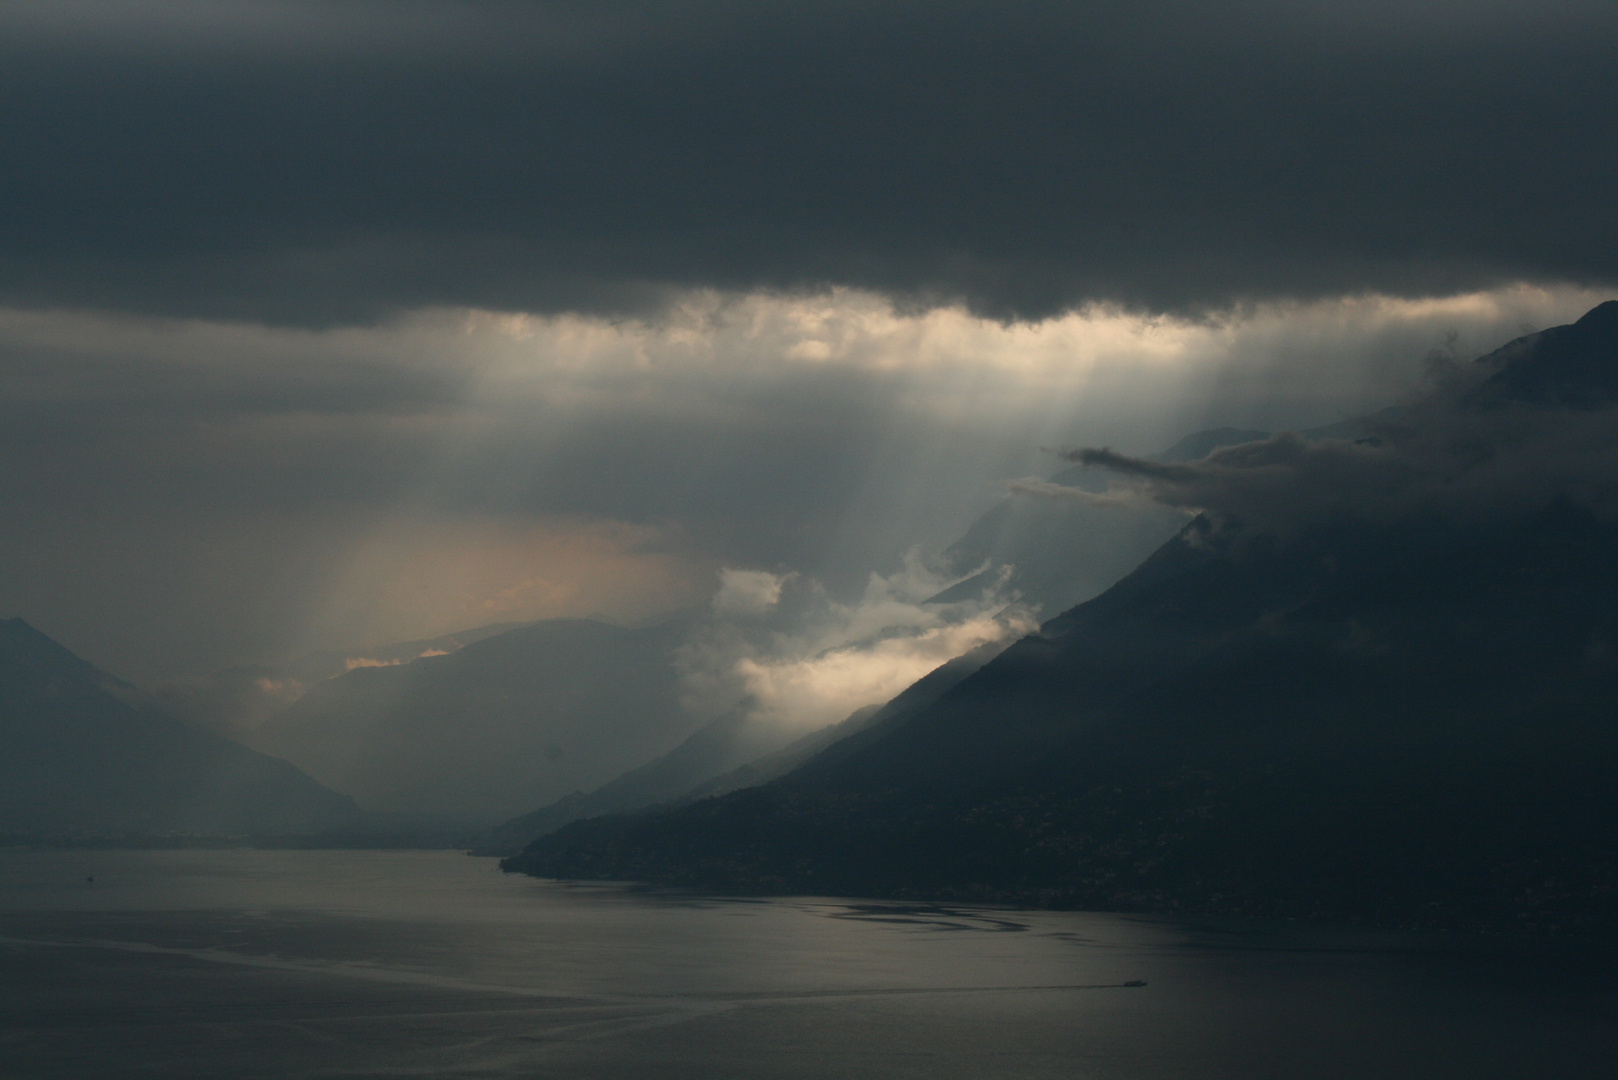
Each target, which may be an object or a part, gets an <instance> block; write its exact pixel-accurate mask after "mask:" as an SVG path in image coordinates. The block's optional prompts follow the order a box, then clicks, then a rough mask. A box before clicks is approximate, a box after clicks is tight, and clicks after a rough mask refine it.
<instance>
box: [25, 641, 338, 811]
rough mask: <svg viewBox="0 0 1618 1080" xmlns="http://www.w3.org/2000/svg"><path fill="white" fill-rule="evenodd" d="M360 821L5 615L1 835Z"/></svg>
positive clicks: (289, 773)
mask: <svg viewBox="0 0 1618 1080" xmlns="http://www.w3.org/2000/svg"><path fill="white" fill-rule="evenodd" d="M359 818H360V814H359V811H358V810H357V808H356V807H355V806H354V803H353V801H352V800H350V799H349V798H348V797H347V796H344V795H339V794H337V793H336V792H333V791H330V790H328V789H327V788H324V787H322V786H321V785H319V784H318V783H316V782H315V781H313V780H311V779H310V778H309V777H308V776H306V775H304V774H303V773H301V772H299V771H298V770H297V769H296V768H294V767H293V766H292V765H290V764H288V763H287V762H285V761H279V760H277V759H275V758H272V757H267V756H265V755H264V754H260V753H255V752H254V751H252V750H248V749H246V748H244V747H242V746H238V745H237V744H235V743H233V742H230V741H228V740H225V739H222V738H219V737H218V736H215V735H210V734H207V733H203V732H198V731H195V730H193V729H192V728H189V727H187V726H186V725H184V724H182V723H180V722H179V721H178V720H175V719H173V718H172V717H169V716H167V715H165V714H163V713H162V712H160V711H158V710H157V709H155V708H153V707H152V706H151V705H150V704H149V703H148V702H147V700H146V699H145V698H144V696H143V695H142V694H140V692H139V691H137V690H136V689H135V688H134V687H132V686H130V685H129V684H128V683H125V682H122V681H121V680H119V679H116V678H114V677H113V676H111V675H108V674H107V673H105V672H103V671H100V670H99V669H97V668H96V667H95V666H94V665H92V664H90V663H88V662H87V661H85V660H82V659H80V658H79V657H77V656H75V655H73V653H71V652H69V651H68V650H67V649H65V648H63V647H62V646H61V645H58V644H57V643H56V642H54V641H52V640H51V639H50V638H48V637H46V636H45V635H44V634H41V633H40V632H39V631H38V630H35V629H34V628H33V627H32V626H29V625H28V624H27V623H26V622H24V621H23V620H21V619H8V620H0V831H5V832H7V833H12V834H32V835H38V836H43V837H46V838H62V837H68V836H72V835H75V834H85V833H93V834H142V835H154V834H163V833H187V834H206V835H236V834H244V833H253V834H287V833H300V832H316V831H328V830H334V829H346V828H352V827H354V826H355V825H357V824H358V822H359Z"/></svg>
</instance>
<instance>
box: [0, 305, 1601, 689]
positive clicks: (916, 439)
mask: <svg viewBox="0 0 1618 1080" xmlns="http://www.w3.org/2000/svg"><path fill="white" fill-rule="evenodd" d="M1600 299H1605V297H1604V296H1602V295H1596V294H1591V293H1587V292H1583V291H1580V290H1574V289H1565V290H1544V289H1530V288H1512V289H1503V290H1499V291H1496V292H1490V293H1480V294H1474V295H1467V296H1460V297H1451V298H1443V299H1435V300H1428V301H1406V300H1394V299H1388V298H1381V297H1362V298H1350V299H1344V300H1339V301H1332V302H1321V303H1314V304H1306V305H1279V306H1257V307H1254V308H1252V309H1250V310H1245V311H1240V312H1235V313H1227V314H1224V315H1221V316H1218V317H1210V318H1208V319H1206V320H1204V321H1200V322H1197V321H1185V320H1173V319H1156V318H1145V317H1140V316H1137V315H1132V314H1129V313H1126V312H1119V311H1114V310H1107V309H1093V310H1087V311H1081V312H1077V313H1073V314H1069V315H1067V316H1064V317H1062V318H1058V319H1051V320H1047V321H1044V322H1040V323H1028V324H1001V323H997V322H993V321H989V320H984V319H979V318H975V317H972V316H970V315H968V314H967V313H965V312H964V311H961V310H958V309H950V308H945V309H937V310H933V311H928V312H919V313H907V312H900V311H896V310H895V309H894V308H893V307H892V306H891V305H890V304H889V303H888V302H887V301H885V300H883V299H882V298H880V297H877V296H873V295H869V294H863V293H855V292H847V291H834V292H830V293H826V294H820V295H814V296H780V295H753V296H730V295H721V294H714V293H700V294H692V295H690V296H687V297H686V298H685V299H684V300H683V301H682V302H681V303H679V304H677V305H675V306H673V307H671V308H669V309H668V310H666V311H665V312H664V313H663V315H662V316H661V317H659V318H658V319H655V320H620V321H612V320H607V319H600V318H587V317H582V316H557V317H544V318H541V317H534V316H526V315H521V314H509V313H488V312H468V311H464V310H429V311H421V312H416V313H414V314H410V315H407V316H404V317H401V318H399V319H397V320H395V321H393V322H390V323H387V324H384V325H380V326H374V327H349V328H342V329H334V330H325V331H311V330H301V329H287V328H273V327H263V326H256V325H247V324H229V323H217V322H203V321H184V320H181V321H175V320H153V319H134V318H129V317H123V316H116V317H115V316H108V315H103V314H97V313H94V312H78V311H19V310H9V311H0V420H3V422H4V432H5V434H4V436H3V438H0V459H3V460H0V465H3V466H4V469H3V470H0V497H3V498H4V499H5V501H6V504H7V505H8V506H11V507H13V508H14V511H15V512H14V513H12V514H10V515H8V516H7V518H6V519H5V520H4V521H3V522H0V561H3V565H4V567H5V569H4V570H3V571H0V609H3V610H5V611H7V612H14V613H16V614H21V615H23V616H24V617H27V618H29V619H30V620H31V621H35V622H37V623H38V624H39V625H40V626H41V627H42V628H44V629H46V630H47V632H50V633H53V634H55V635H57V636H59V637H60V638H62V639H63V640H66V641H69V642H71V643H73V644H75V645H77V646H78V647H79V648H81V649H82V650H83V651H84V652H85V653H86V654H87V655H89V656H91V657H92V658H94V659H96V660H97V661H98V662H100V663H102V664H104V665H105V666H107V667H109V668H111V669H113V670H116V671H120V672H123V673H127V674H129V675H131V676H134V677H136V678H144V677H150V676H152V675H157V674H163V675H170V674H190V673H195V672H199V671H206V670H210V669H213V668H218V667H222V666H225V665H228V664H233V663H241V662H244V661H255V660H263V659H273V658H276V657H279V656H286V655H289V654H292V653H295V652H297V651H300V650H303V649H308V648H315V647H323V648H356V649H357V648H360V647H362V646H364V645H365V644H367V643H381V642H385V641H388V640H398V639H404V638H414V637H424V636H430V635H434V634H439V633H444V632H449V631H454V630H458V629H462V628H466V627H468V626H471V625H476V624H479V623H488V622H496V621H508V620H523V619H535V618H545V617H553V616H561V615H591V614H600V615H605V616H607V617H610V618H613V619H617V620H622V621H629V622H642V621H646V620H650V619H656V618H659V617H663V616H667V615H669V614H672V613H674V612H676V611H697V610H707V609H708V606H709V604H710V602H711V601H712V599H713V597H714V595H715V593H716V591H717V590H718V589H719V581H720V579H719V576H718V574H719V570H720V568H722V567H730V568H734V569H738V570H744V571H752V572H755V573H764V574H768V575H773V576H775V577H779V578H782V579H783V580H786V579H788V578H791V581H792V582H796V585H794V584H791V583H790V582H789V583H788V584H787V585H786V586H784V589H785V592H786V593H788V594H790V593H791V591H792V589H793V588H804V589H808V588H820V589H822V590H824V592H825V594H826V596H827V597H828V598H829V600H828V603H836V604H841V605H843V606H844V607H845V608H849V609H850V610H854V609H857V608H858V607H859V605H860V602H861V598H862V597H864V596H865V594H866V590H867V588H868V585H869V582H870V580H871V578H870V575H871V574H873V573H876V574H878V575H879V576H880V577H881V578H882V580H887V579H888V578H891V577H892V576H893V575H895V574H900V573H903V572H904V570H903V567H902V566H901V557H902V554H903V553H904V552H906V551H909V550H911V549H912V548H918V549H919V550H920V551H922V552H928V551H936V550H938V549H939V548H942V547H943V546H944V545H947V544H948V543H949V542H951V541H952V540H954V539H956V538H957V537H958V536H959V535H960V533H961V532H962V530H964V529H965V527H966V526H967V525H969V524H970V522H971V521H972V520H973V519H974V518H975V517H976V516H977V515H978V514H980V513H982V512H983V511H984V510H985V509H986V508H987V507H989V506H990V505H992V504H993V503H994V502H995V501H996V500H997V499H999V498H1001V497H1002V496H1003V495H1004V494H1005V485H1006V484H1007V482H1008V481H1010V480H1012V479H1015V478H1023V477H1028V476H1031V475H1043V474H1048V473H1050V472H1053V471H1055V469H1056V468H1057V467H1058V465H1059V463H1058V462H1056V461H1055V460H1054V459H1053V458H1051V457H1050V456H1049V455H1048V454H1045V453H1043V452H1042V451H1041V447H1053V446H1064V445H1075V444H1085V445H1110V446H1113V447H1115V448H1117V449H1119V450H1121V451H1124V452H1129V453H1150V452H1153V451H1155V450H1158V449H1161V448H1162V447H1164V446H1166V445H1168V444H1169V443H1171V442H1173V441H1175V440H1176V439H1178V438H1180V437H1181V436H1183V435H1185V434H1187V433H1189V432H1191V431H1194V430H1197V429H1199V428H1205V427H1212V426H1222V425H1232V426H1241V427H1253V428H1262V429H1266V430H1274V429H1278V428H1283V427H1294V426H1309V425H1314V424H1320V423H1329V422H1331V421H1333V420H1336V419H1339V418H1342V417H1345V416H1348V415H1352V414H1354V413H1356V412H1360V411H1364V410H1369V409H1374V408H1377V407H1380V406H1382V405H1384V404H1388V403H1390V402H1394V401H1397V400H1399V399H1401V398H1403V397H1406V396H1408V395H1409V394H1410V393H1411V392H1412V390H1413V388H1414V387H1415V386H1416V385H1417V384H1418V382H1419V380H1420V378H1421V375H1422V371H1423V358H1424V356H1426V354H1428V353H1429V352H1430V351H1431V350H1433V349H1435V348H1445V347H1448V348H1450V349H1451V350H1452V351H1454V352H1455V353H1457V354H1459V355H1462V356H1465V355H1475V354H1477V353H1480V352H1483V351H1486V350H1488V349H1491V348H1493V347H1495V346H1497V345H1499V344H1500V343H1502V342H1503V341H1505V340H1507V339H1509V338H1512V337H1515V336H1518V335H1519V334H1521V333H1523V332H1525V331H1526V330H1529V329H1534V328H1538V327H1543V326H1548V325H1555V324H1557V323H1562V322H1567V321H1570V320H1571V319H1573V318H1576V317H1577V316H1578V315H1579V314H1581V313H1582V312H1583V311H1584V310H1586V309H1587V308H1588V307H1590V306H1592V305H1593V304H1594V303H1595V302H1597V301H1598V300H1600ZM1446 343H1447V344H1446ZM792 575H796V577H791V576H792ZM733 599H734V598H733ZM753 602H754V603H758V602H759V600H758V598H757V597H755V598H754V600H753ZM727 603H728V601H727ZM1044 614H1045V615H1049V614H1052V613H1050V612H1046V613H1044ZM960 619H961V625H967V624H968V623H969V622H970V618H969V617H968V616H966V615H961V616H960ZM908 625H909V626H910V630H908V631H907V633H912V634H914V635H922V634H925V633H930V632H932V630H934V629H937V627H931V628H929V627H927V626H924V625H922V623H921V622H918V621H915V620H912V621H911V623H910V624H908ZM803 633H804V632H801V631H800V632H799V634H798V637H799V638H802V636H803ZM794 640H797V639H794ZM853 640H855V639H854V638H849V639H848V641H853ZM938 640H940V641H945V640H950V641H953V639H949V638H948V635H945V636H944V637H942V638H940V639H938ZM961 640H962V641H964V640H965V638H962V639H961ZM847 644H848V642H847V641H845V642H844V644H843V646H831V645H828V646H826V648H827V649H830V650H831V651H830V652H828V653H827V654H826V655H827V656H828V657H833V658H835V656H837V655H840V654H837V652H836V650H837V648H840V647H846V646H847ZM930 647H931V646H926V647H924V646H922V645H917V646H916V648H917V649H919V650H921V652H925V651H926V648H930ZM953 647H955V645H954V644H949V645H948V646H947V647H946V646H940V648H946V651H947V648H953ZM793 648H797V646H794V647H793ZM888 648H890V649H892V648H893V647H892V646H889V647H888ZM355 655H361V654H360V653H356V654H355ZM779 655H780V657H783V658H786V657H792V656H798V657H799V659H800V660H801V659H803V656H808V655H810V654H803V655H802V656H800V655H799V654H798V653H795V652H793V651H792V649H786V650H785V651H783V652H781V653H780V654H779ZM814 655H819V654H814ZM918 655H920V653H918ZM754 659H755V661H756V660H757V657H754ZM844 659H845V660H846V659H847V658H846V657H845V658H844ZM758 662H759V663H763V662H762V661H758ZM787 662H788V661H787V660H783V663H787ZM790 662H791V663H797V662H798V661H797V660H792V661H790ZM837 662H841V661H835V660H834V659H827V660H825V661H823V662H822V666H821V668H818V669H816V670H817V671H820V672H830V671H832V670H833V668H835V666H836V663H837ZM794 671H796V672H797V673H796V674H794V673H793V672H794ZM862 677H863V676H859V675H857V674H856V673H855V671H854V668H853V667H848V668H847V669H846V670H843V671H842V673H841V674H840V675H838V676H837V679H841V680H843V682H844V683H846V684H848V685H855V684H858V683H859V681H860V678H862ZM820 678H822V676H821V675H819V674H816V675H813V676H811V675H808V674H805V673H804V672H802V671H798V670H797V669H791V668H790V667H787V668H780V669H779V670H778V669H776V668H772V667H769V665H765V667H763V668H761V669H759V670H758V671H756V672H754V675H753V680H754V682H755V683H756V684H757V687H777V688H780V687H787V686H789V685H790V686H804V685H808V684H809V683H812V682H815V680H816V679H820ZM825 678H826V679H831V676H830V675H826V676H825ZM833 681H836V680H833ZM817 685H819V684H818V683H817ZM827 685H830V684H829V683H828V684H827ZM872 686H873V687H875V684H872ZM757 687H755V692H757ZM869 692H885V691H884V690H882V689H880V688H873V689H871V690H870V691H869ZM830 697H832V698H835V697H836V694H831V695H830ZM839 707H840V706H839Z"/></svg>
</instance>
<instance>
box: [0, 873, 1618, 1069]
mask: <svg viewBox="0 0 1618 1080" xmlns="http://www.w3.org/2000/svg"><path fill="white" fill-rule="evenodd" d="M91 876H93V877H94V879H95V880H94V882H90V881H87V880H86V879H87V878H89V877H91ZM1608 955H1609V954H1607V953H1605V952H1602V951H1598V950H1591V949H1589V948H1587V947H1572V948H1569V947H1566V946H1550V945H1545V944H1533V943H1516V944H1499V943H1496V944H1492V945H1489V946H1488V947H1478V946H1469V945H1463V944H1461V943H1457V942H1455V941H1451V940H1448V939H1445V938H1432V937H1398V936H1388V935H1377V934H1371V933H1363V934H1351V933H1341V932H1339V933H1324V932H1320V931H1316V930H1306V929H1299V928H1296V927H1289V926H1281V927H1261V926H1250V925H1238V926H1230V925H1226V926H1219V927H1212V926H1197V925H1188V924H1186V923H1183V922H1176V921H1174V920H1168V919H1142V918H1132V917H1127V916H1118V915H1099V914H1084V913H1070V912H1024V911H1011V910H1004V909H996V908H969V907H930V906H915V905H904V904H894V903H882V902H862V901H853V900H843V899H818V898H809V899H804V898H798V899H784V900H764V901H758V900H726V899H711V898H696V897H689V896H677V895H666V894H658V893H650V892H646V891H642V890H636V889H631V888H623V887H615V886H567V885H558V884H555V883H549V882H542V881H536V880H534V879H531V878H525V877H519V876H512V875H505V874H501V873H499V872H498V871H497V870H496V869H495V867H494V864H493V861H492V860H485V859H473V858H469V857H467V856H464V855H459V854H455V853H449V852H348V851H344V852H259V851H183V852H137V851H110V852H109V851H94V852H90V851H74V852H60V851H55V852H30V851H3V852H0V1076H3V1077H5V1078H6V1080H11V1078H25V1077H75V1078H79V1077H97V1078H100V1077H164V1078H171V1077H209V1078H220V1077H362V1076H368V1077H557V1078H568V1080H590V1078H620V1077H623V1078H627V1077H635V1078H638V1080H661V1078H665V1077H668V1078H675V1077H678V1078H684V1077H690V1078H702V1080H716V1078H719V1080H722V1078H729V1077H737V1078H742V1077H746V1078H749V1080H759V1078H773V1077H803V1078H809V1077H814V1078H825V1077H882V1078H907V1077H917V1078H921V1077H926V1078H929V1080H940V1078H941V1080H951V1078H956V1077H959V1078H973V1080H978V1078H992V1077H1017V1078H1043V1077H1062V1078H1064V1080H1091V1078H1094V1080H1125V1078H1128V1080H1159V1078H1170V1077H1172V1078H1184V1080H1193V1078H1195V1080H1222V1078H1242V1080H1265V1078H1268V1080H1305V1078H1317V1077H1320V1078H1324V1077H1332V1078H1361V1077H1364V1078H1372V1077H1375V1078H1383V1080H1398V1078H1404V1077H1410V1078H1417V1077H1419V1078H1422V1080H1434V1078H1443V1077H1457V1078H1463V1077H1464V1078H1467V1080H1478V1078H1493V1077H1502V1078H1504V1077H1513V1078H1516V1077H1555V1078H1571V1077H1586V1076H1588V1077H1598V1076H1599V1077H1603V1078H1606V1077H1610V1076H1612V1075H1615V1074H1618V988H1615V983H1614V979H1613V977H1612V969H1611V966H1610V964H1609V963H1608V959H1607V957H1608ZM1137 980H1138V981H1144V982H1145V983H1146V985H1145V986H1125V985H1123V984H1125V983H1128V982H1131V981H1137Z"/></svg>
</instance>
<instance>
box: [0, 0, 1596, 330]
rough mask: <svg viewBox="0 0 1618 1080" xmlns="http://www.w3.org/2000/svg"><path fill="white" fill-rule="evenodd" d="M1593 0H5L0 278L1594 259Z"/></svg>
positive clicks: (1251, 266) (1079, 278)
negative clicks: (137, 0)
mask: <svg viewBox="0 0 1618 1080" xmlns="http://www.w3.org/2000/svg"><path fill="white" fill-rule="evenodd" d="M1615 54H1618V8H1615V7H1614V6H1613V5H1612V4H1611V3H1609V2H1605V0H1560V2H1557V0H1536V2H1534V3H1528V2H1526V0H1522V2H1504V0H1495V2H1487V3H1478V2H1471V3H1465V4H1462V3H1451V2H1446V3H1418V4H1410V3H1386V2H1381V0H1368V2H1362V3H1346V4H1335V5H1298V4H1290V3H1279V2H1273V0H1248V2H1237V3H1222V4H1206V3H1197V2H1192V0H1163V2H1145V3H1143V2H1141V0H1128V2H1123V0H1118V2H1102V3H1088V4H1074V3H1049V2H1000V3H993V4H984V3H974V2H939V0H928V2H927V3H920V2H912V0H877V2H862V3H859V4H855V3H845V2H840V0H834V2H825V0H817V2H815V3H790V4H756V3H753V4H743V3H732V2H727V0H709V2H699V3H691V4H679V5H672V4H664V3H650V2H630V0H625V2H605V3H604V2H600V0H594V2H591V3H588V4H583V3H569V2H561V0H558V2H551V3H518V2H515V0H511V2H485V3H451V2H434V0H409V2H402V3H387V4H383V3H377V2H372V0H318V2H317V0H303V2H298V0H292V2H286V3H245V2H208V3H202V2H185V0H159V2H156V3H147V4H140V5H135V4H125V3H115V2H111V0H49V2H44V0H39V2H15V3H10V4H7V5H5V7H4V10H3V11H0V100H4V101H6V102H7V108H6V109H5V110H4V111H3V112H0V150H3V154H4V159H5V165H4V167H3V168H0V301H3V302H7V303H12V304H31V305H70V306H75V307H101V308H118V309H126V310H136V311H143V312H148V313H167V314H180V315H207V316H214V317H221V316H222V317H230V318H243V319H249V320H268V321H284V322H290V323H301V324H331V323H341V322H347V321H352V320H369V319H373V318H376V317H378V316H383V315H386V314H388V313H391V312H394V311H397V310H401V309H412V308H418V307H422V306H429V305H470V306H476V307H482V308H491V309H501V310H528V311H560V310H593V311H605V312H618V313H623V312H645V311H649V310H654V309H659V308H661V307H663V306H664V305H665V304H666V303H668V301H669V299H670V297H671V295H674V293H672V292H671V290H674V292H678V291H679V290H682V289H686V288H690V287H717V288H725V289H740V290H751V289H761V288H762V289H786V290H799V289H803V288H811V289H812V288H818V287H822V286H826V285H850V286H855V287H861V288H865V289H869V290H875V291H878V292H882V293H886V294H888V295H890V296H894V297H898V298H900V299H902V300H905V301H907V302H915V303H922V304H928V303H933V302H937V301H954V300H958V299H959V300H964V301H965V302H966V303H967V304H968V305H969V306H970V307H971V308H972V309H973V310H975V311H977V312H980V313H990V314H992V315H995V316H1002V317H1003V316H1023V317H1036V316H1043V315H1048V314H1050V313H1053V312H1057V311H1060V310H1064V309H1067V308H1070V307H1073V306H1075V305H1081V304H1083V303H1085V302H1088V301H1095V300H1101V301H1114V302H1119V303H1123V304H1125V305H1130V306H1135V307H1140V308H1146V309H1155V310H1159V311H1174V312H1182V313H1184V312H1193V311H1198V310H1202V309H1204V308H1206V307H1214V308H1219V307H1222V306H1225V305H1228V304H1230V303H1232V302H1239V301H1245V300H1252V299H1264V298H1277V297H1302V298H1308V297H1316V296H1326V295H1340V294H1344V293H1356V292H1362V291H1379V292H1382V293H1387V294H1396V295H1398V294H1402V295H1436V294H1446V293H1452V292H1456V291H1461V290H1465V289H1471V288H1479V287H1489V286H1493V285H1496V284H1498V283H1501V282H1507V281H1516V280H1534V281H1542V282H1544V281H1550V282H1555V281H1561V282H1575V283H1585V284H1601V283H1610V282H1613V281H1618V255H1615V254H1614V253H1615V252H1618V217H1615V215H1614V210H1613V205H1614V204H1613V200H1612V198H1611V191H1610V188H1611V178H1612V176H1613V175H1614V174H1615V173H1618V67H1615V66H1614V65H1613V63H1612V57H1613V56H1614V55H1615Z"/></svg>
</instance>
